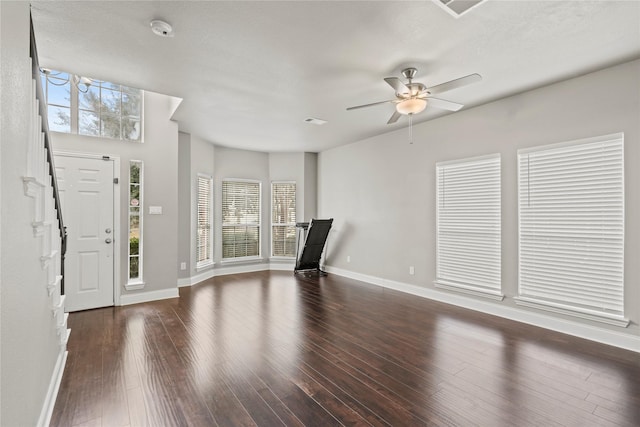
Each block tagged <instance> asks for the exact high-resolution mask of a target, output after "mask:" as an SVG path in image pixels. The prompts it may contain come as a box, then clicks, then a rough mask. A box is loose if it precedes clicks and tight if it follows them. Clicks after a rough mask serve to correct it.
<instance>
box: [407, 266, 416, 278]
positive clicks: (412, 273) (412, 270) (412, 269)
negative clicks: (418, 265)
mask: <svg viewBox="0 0 640 427" xmlns="http://www.w3.org/2000/svg"><path fill="white" fill-rule="evenodd" d="M415 273H416V269H415V268H413V265H412V266H411V267H409V274H410V275H412V276H413V275H414V274H415Z"/></svg>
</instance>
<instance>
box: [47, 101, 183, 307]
mask: <svg viewBox="0 0 640 427" xmlns="http://www.w3.org/2000/svg"><path fill="white" fill-rule="evenodd" d="M174 101H175V98H173V97H170V96H167V95H161V94H158V93H153V92H147V91H145V92H144V142H143V143H137V142H127V141H118V140H113V139H109V138H100V137H90V136H83V135H73V134H67V133H57V132H52V143H53V148H54V150H63V151H73V152H81V153H95V154H102V155H111V156H116V157H119V158H120V184H119V185H120V206H121V209H120V230H119V231H118V232H117V233H118V234H117V235H118V237H119V238H120V242H121V245H120V248H121V253H120V277H118V278H117V280H118V281H119V283H118V284H117V285H118V286H120V292H121V300H122V302H123V303H126V302H134V301H140V300H141V299H140V298H141V295H139V294H143V293H150V292H156V291H157V292H156V293H155V294H154V295H169V294H170V293H166V291H167V290H172V289H173V290H175V291H176V293H175V295H176V296H177V285H176V283H177V278H178V273H177V272H178V267H179V263H178V124H177V123H176V122H174V121H172V120H171V115H172V113H173V110H174V108H175V106H174V105H173V102H174ZM130 160H142V161H143V162H144V178H143V180H144V188H143V191H144V193H143V203H144V215H143V242H142V244H143V248H144V249H143V262H144V267H143V276H144V277H143V279H144V282H145V287H144V289H141V290H132V291H127V290H126V289H125V288H124V285H125V284H126V283H127V274H128V270H127V265H128V264H127V262H128V260H127V245H128V241H129V240H128V223H129V220H128V210H127V206H129V191H128V184H129V161H130ZM149 206H161V207H162V215H149ZM163 292H164V293H163ZM143 299H144V298H143Z"/></svg>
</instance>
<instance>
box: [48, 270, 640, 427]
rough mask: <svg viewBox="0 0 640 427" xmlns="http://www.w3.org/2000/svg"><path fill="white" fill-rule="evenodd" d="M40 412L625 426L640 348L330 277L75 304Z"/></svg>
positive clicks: (633, 406)
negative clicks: (52, 393)
mask: <svg viewBox="0 0 640 427" xmlns="http://www.w3.org/2000/svg"><path fill="white" fill-rule="evenodd" d="M69 325H70V328H71V329H72V333H71V338H70V341H69V346H68V347H69V358H68V360H67V365H66V368H65V372H64V377H63V379H62V384H61V387H60V391H59V394H58V400H57V402H56V406H55V409H54V413H53V418H52V422H51V425H52V426H81V425H82V426H146V425H150V426H188V425H191V426H216V425H217V426H251V425H260V426H277V425H287V426H289V425H290V426H303V425H304V426H331V425H358V426H359V425H365V426H366V425H373V426H383V425H386V426H389V425H390V426H420V425H437V426H439V425H446V426H472V425H478V426H531V425H536V426H582V427H584V426H593V425H598V426H632V425H636V426H637V425H639V423H640V355H638V354H637V353H633V352H629V351H625V350H621V349H617V348H613V347H609V346H605V345H601V344H597V343H593V342H589V341H585V340H581V339H578V338H573V337H570V336H566V335H563V334H559V333H554V332H551V331H547V330H544V329H539V328H536V327H532V326H528V325H524V324H521V323H517V322H512V321H508V320H504V319H500V318H497V317H493V316H489V315H484V314H481V313H476V312H473V311H469V310H464V309H461V308H457V307H453V306H448V305H445V304H441V303H436V302H432V301H429V300H426V299H422V298H418V297H414V296H411V295H407V294H403V293H400V292H395V291H391V290H386V289H383V288H379V287H375V286H371V285H366V284H363V283H360V282H357V281H353V280H349V279H345V278H341V277H338V276H332V275H330V276H327V277H324V278H320V279H317V278H303V277H302V278H300V277H298V278H296V277H294V276H293V274H292V273H290V272H260V273H248V274H239V275H230V276H223V277H218V278H215V279H211V280H209V281H207V282H204V283H201V284H198V285H196V286H194V287H192V288H182V289H180V298H179V299H178V298H176V299H172V300H165V301H160V302H154V303H147V304H139V305H133V306H126V307H115V308H113V307H112V308H105V309H98V310H90V311H85V312H78V313H73V314H71V316H70V317H69Z"/></svg>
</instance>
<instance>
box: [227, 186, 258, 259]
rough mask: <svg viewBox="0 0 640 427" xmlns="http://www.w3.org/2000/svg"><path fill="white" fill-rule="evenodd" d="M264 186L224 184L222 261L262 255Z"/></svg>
mask: <svg viewBox="0 0 640 427" xmlns="http://www.w3.org/2000/svg"><path fill="white" fill-rule="evenodd" d="M260 216H261V215H260V183H259V182H255V181H231V180H225V181H223V182H222V258H227V259H228V258H242V257H252V256H259V255H260Z"/></svg>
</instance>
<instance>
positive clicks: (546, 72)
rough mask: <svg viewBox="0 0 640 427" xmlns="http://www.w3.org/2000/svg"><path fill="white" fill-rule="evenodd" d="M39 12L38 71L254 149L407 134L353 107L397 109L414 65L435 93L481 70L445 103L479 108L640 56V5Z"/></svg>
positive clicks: (123, 7) (105, 5)
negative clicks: (133, 98)
mask: <svg viewBox="0 0 640 427" xmlns="http://www.w3.org/2000/svg"><path fill="white" fill-rule="evenodd" d="M32 15H33V20H34V26H35V33H36V39H37V43H38V49H39V56H40V65H41V66H43V67H47V68H52V69H57V70H64V71H69V72H73V73H77V74H80V75H86V76H89V77H94V78H98V79H103V80H107V81H113V82H117V83H121V84H125V85H129V86H133V87H139V88H142V89H146V90H151V91H154V92H159V93H164V94H168V95H172V96H177V97H180V98H183V102H182V104H181V105H180V107H179V108H178V109H177V111H176V113H175V115H174V119H175V120H177V121H178V122H179V126H180V130H181V131H185V132H189V133H192V134H195V135H198V136H200V137H202V138H204V139H206V140H209V141H211V142H213V143H216V144H220V145H224V146H230V147H236V148H244V149H251V150H259V151H322V150H325V149H327V148H330V147H334V146H337V145H341V144H346V143H350V142H353V141H356V140H359V139H363V138H365V137H369V136H373V135H377V134H380V133H383V132H388V131H390V130H395V129H398V128H402V127H406V126H407V124H408V120H407V117H402V118H401V119H400V120H399V121H398V122H397V123H396V124H394V125H387V124H386V122H387V119H388V118H389V117H390V116H391V114H392V112H393V108H394V107H393V105H392V104H385V105H380V106H375V107H370V108H366V109H359V110H354V111H346V108H347V107H350V106H354V105H359V104H365V103H370V102H374V101H382V100H385V99H391V98H392V97H393V90H392V89H391V88H390V87H389V86H388V85H387V84H386V83H385V82H384V81H383V80H382V79H383V78H384V77H387V76H398V77H400V70H401V69H402V68H404V67H406V66H415V67H416V68H418V74H417V76H416V79H415V81H419V82H422V83H425V84H426V85H427V86H434V85H436V84H439V83H442V82H445V81H448V80H451V79H454V78H458V77H461V76H464V75H467V74H471V73H479V74H481V75H482V76H483V81H482V82H480V83H476V84H473V85H470V86H466V87H464V88H460V89H456V90H453V91H450V92H447V93H444V94H442V95H438V96H439V97H441V98H444V99H449V100H451V101H455V102H459V103H463V104H465V108H470V107H472V106H475V105H480V104H483V103H486V102H488V101H491V100H495V99H498V98H501V97H504V96H508V95H511V94H514V93H518V92H521V91H524V90H528V89H532V88H535V87H539V86H543V85H546V84H549V83H553V82H556V81H559V80H562V79H566V78H568V77H573V76H577V75H580V74H584V73H587V72H590V71H594V70H597V69H600V68H604V67H606V66H609V65H613V64H617V63H620V62H624V61H627V60H631V59H635V58H638V57H640V2H638V1H596V2H589V1H560V0H557V1H493V0H489V1H487V2H485V3H483V4H481V5H480V6H478V7H476V8H474V9H472V10H471V11H469V12H468V13H467V14H465V15H463V16H461V17H459V18H457V19H456V18H454V17H452V16H451V15H450V14H448V13H446V12H445V11H444V10H443V9H442V8H440V7H439V6H438V5H436V4H434V3H433V2H431V1H428V0H427V1H412V2H399V1H372V2H369V1H351V2H347V1H285V2H275V1H255V2H249V1H229V2H222V1H199V2H187V1H185V2H182V1H166V2H163V1H140V2H134V1H123V2H118V1H81V2H72V1H65V2H60V1H45V2H40V1H35V2H33V6H32ZM152 19H163V20H165V21H167V22H169V23H170V24H171V25H172V26H173V28H174V31H175V37H173V38H161V37H158V36H156V35H154V34H153V33H152V32H151V30H150V27H149V21H151V20H152ZM594 102H597V100H594ZM443 114H455V113H449V112H445V111H442V110H437V109H436V108H433V107H427V110H425V111H424V112H423V113H421V114H420V115H419V116H416V118H415V122H420V121H424V120H429V119H432V118H434V117H438V116H440V115H443ZM307 117H317V118H320V119H324V120H327V121H328V123H327V124H325V125H323V126H316V125H313V124H307V123H305V122H304V119H305V118H307Z"/></svg>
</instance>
